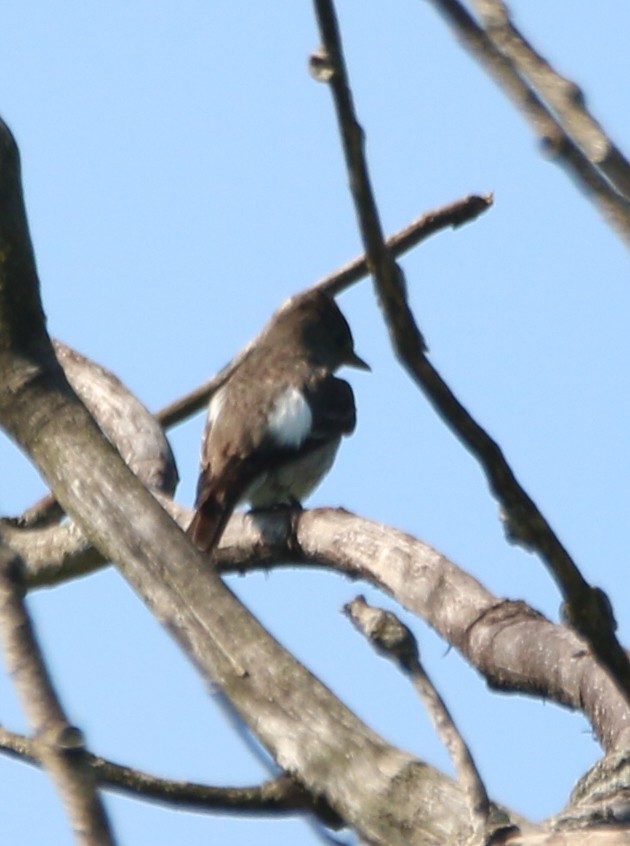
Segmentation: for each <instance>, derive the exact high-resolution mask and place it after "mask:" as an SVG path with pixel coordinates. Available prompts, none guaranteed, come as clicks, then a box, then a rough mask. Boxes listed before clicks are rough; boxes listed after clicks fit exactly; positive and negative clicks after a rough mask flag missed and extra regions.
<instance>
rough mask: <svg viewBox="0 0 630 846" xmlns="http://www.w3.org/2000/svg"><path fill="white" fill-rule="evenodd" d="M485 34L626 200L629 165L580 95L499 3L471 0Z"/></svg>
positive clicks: (629, 186)
mask: <svg viewBox="0 0 630 846" xmlns="http://www.w3.org/2000/svg"><path fill="white" fill-rule="evenodd" d="M474 3H475V6H476V7H477V11H478V13H479V15H480V17H481V20H482V21H483V23H484V26H485V30H486V33H487V35H488V37H489V38H490V40H491V41H492V43H493V44H494V45H495V47H496V48H497V49H498V50H499V51H500V52H501V53H502V54H503V55H504V56H505V57H506V58H507V59H508V60H509V61H510V62H511V63H512V65H513V67H514V68H515V69H516V71H517V73H518V74H519V75H520V77H521V78H522V79H524V80H526V81H527V84H528V85H529V87H530V88H531V89H532V90H534V91H537V92H538V93H539V94H540V96H541V97H542V98H543V99H544V100H545V101H546V102H547V103H548V104H549V106H550V107H551V109H552V111H553V113H554V114H555V115H556V116H557V118H558V121H559V123H560V124H561V125H562V127H563V128H564V130H565V132H566V133H567V135H569V136H570V137H571V138H572V139H573V140H574V141H575V142H576V143H577V144H578V146H579V147H580V150H582V152H583V153H584V155H585V156H586V158H587V159H588V161H589V162H590V163H591V164H592V165H593V167H595V168H597V169H598V170H600V171H601V172H602V173H603V174H604V176H605V177H606V178H607V179H608V180H609V182H610V183H611V185H613V186H614V187H615V188H616V190H617V191H618V192H619V193H620V194H621V195H622V196H624V197H625V199H626V200H628V199H630V164H629V163H628V160H627V159H626V157H625V156H624V155H623V153H622V152H621V150H619V148H618V147H616V146H615V144H613V142H612V140H611V139H610V138H609V137H608V135H607V134H606V133H605V132H604V130H603V129H602V127H601V125H600V124H599V123H598V122H597V121H596V120H595V118H594V117H593V116H592V115H591V114H590V112H589V111H588V109H587V107H586V99H585V97H584V93H583V92H582V91H581V89H580V88H579V87H578V86H577V85H576V84H575V82H573V81H571V80H569V79H566V77H563V76H561V74H559V73H558V72H557V71H556V70H555V69H554V68H553V67H552V66H551V64H550V63H549V62H548V61H547V60H546V59H545V58H543V57H542V56H541V55H540V53H538V51H537V50H535V49H534V48H533V46H532V45H531V44H530V43H529V42H528V41H527V40H526V39H525V38H524V37H523V35H522V34H521V33H520V32H519V30H518V29H517V27H516V26H515V25H514V22H513V20H512V18H511V17H510V14H509V12H508V9H507V7H506V5H505V3H503V2H502V0H474Z"/></svg>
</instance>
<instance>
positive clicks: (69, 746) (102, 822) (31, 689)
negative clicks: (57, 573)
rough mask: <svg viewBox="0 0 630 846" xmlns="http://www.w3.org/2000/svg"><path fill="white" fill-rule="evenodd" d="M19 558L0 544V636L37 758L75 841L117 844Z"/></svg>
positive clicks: (85, 844)
mask: <svg viewBox="0 0 630 846" xmlns="http://www.w3.org/2000/svg"><path fill="white" fill-rule="evenodd" d="M23 594H24V582H23V578H22V573H21V563H20V560H19V558H18V557H17V556H16V555H15V554H14V553H13V552H11V550H9V549H8V547H6V546H0V638H1V639H2V644H3V647H4V653H5V658H6V664H7V668H8V670H9V673H10V674H11V676H12V677H13V680H14V682H15V686H16V688H17V692H18V694H19V696H20V699H21V701H22V705H23V707H24V711H25V712H26V715H27V717H28V720H29V722H30V723H31V725H32V726H33V729H34V732H35V738H36V739H35V741H34V742H33V746H34V748H35V749H36V750H37V757H38V758H39V760H41V762H42V764H43V765H44V767H45V768H46V769H47V771H48V773H49V775H50V777H51V779H52V780H53V782H54V783H55V785H56V787H57V790H58V792H59V794H60V797H61V799H62V802H63V804H64V806H65V808H66V813H67V814H68V817H69V819H70V822H71V824H72V828H73V831H74V835H75V838H76V841H77V843H79V844H82V845H83V846H114V843H115V841H114V837H113V833H112V830H111V827H110V823H109V820H108V818H107V814H106V812H105V808H104V807H103V804H102V802H101V800H100V797H99V795H98V792H97V790H96V783H95V780H94V778H93V775H92V773H91V770H90V768H89V766H88V765H87V763H86V753H85V747H84V745H83V737H82V735H81V732H80V731H79V730H78V729H76V728H75V727H74V726H72V725H71V724H70V722H69V721H68V719H67V718H66V715H65V714H64V711H63V708H62V706H61V703H60V701H59V699H58V697H57V694H56V693H55V690H54V687H53V684H52V681H51V679H50V676H49V674H48V670H47V668H46V665H45V663H44V659H43V657H42V654H41V651H40V648H39V645H38V643H37V639H36V635H35V632H34V630H33V627H32V625H31V621H30V617H29V615H28V612H27V610H26V606H25V604H24V599H23Z"/></svg>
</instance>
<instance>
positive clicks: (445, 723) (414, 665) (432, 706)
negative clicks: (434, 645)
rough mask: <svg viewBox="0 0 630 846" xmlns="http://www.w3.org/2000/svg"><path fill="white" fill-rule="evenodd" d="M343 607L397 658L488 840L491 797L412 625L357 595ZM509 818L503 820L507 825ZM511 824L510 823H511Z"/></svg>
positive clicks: (480, 834) (476, 829)
mask: <svg viewBox="0 0 630 846" xmlns="http://www.w3.org/2000/svg"><path fill="white" fill-rule="evenodd" d="M344 611H345V613H346V614H347V616H348V617H349V618H350V620H351V621H352V622H353V623H354V625H355V626H356V628H357V629H358V630H359V631H360V632H361V634H362V635H363V636H364V637H366V638H367V639H368V640H369V642H370V644H371V645H372V646H373V647H374V649H375V650H376V651H377V652H378V653H380V654H381V655H383V656H384V657H385V658H389V659H390V660H393V661H395V662H396V664H397V665H398V666H399V667H400V668H401V670H402V671H403V672H404V673H405V675H407V676H408V677H409V679H410V680H411V682H412V683H413V686H414V687H415V689H416V691H417V693H418V695H419V696H420V698H421V699H422V701H423V703H424V707H425V708H426V709H427V712H428V714H429V716H430V718H431V722H432V723H433V727H434V728H435V730H436V732H437V734H438V736H439V737H440V739H441V741H442V743H444V745H445V746H446V748H447V749H448V753H449V755H450V756H451V760H452V762H453V765H454V767H455V771H456V773H457V777H458V778H459V781H460V784H461V785H462V789H463V791H464V793H465V794H466V797H467V799H468V810H469V814H470V823H471V829H472V839H473V841H474V842H475V843H479V844H483V843H489V839H490V835H494V834H495V833H496V825H493V824H491V808H490V800H489V799H488V793H487V792H486V787H485V785H484V783H483V781H482V778H481V775H480V774H479V770H478V769H477V765H476V764H475V761H474V759H473V757H472V754H471V752H470V749H469V748H468V745H467V744H466V741H465V740H464V738H463V737H462V735H461V734H460V731H459V729H458V728H457V726H456V725H455V721H454V720H453V718H452V716H451V713H450V711H449V710H448V707H447V705H446V703H445V702H444V700H443V699H442V697H441V696H440V694H439V693H438V691H437V690H436V688H435V686H434V684H433V682H432V681H431V679H430V678H429V676H428V675H427V673H426V671H425V669H424V667H423V666H422V664H421V662H420V653H419V651H418V644H417V641H416V639H415V637H414V636H413V634H412V632H411V629H409V628H408V627H407V626H405V625H403V624H402V623H401V622H400V620H399V619H398V617H396V615H395V614H393V613H392V612H391V611H385V610H383V609H382V608H376V607H374V606H372V605H368V603H367V602H366V601H365V597H363V596H357V597H355V599H353V600H352V602H348V603H347V604H346V605H345V606H344ZM508 822H509V821H508V820H507V819H506V820H502V824H501V828H506V827H507V824H508ZM510 827H511V826H510Z"/></svg>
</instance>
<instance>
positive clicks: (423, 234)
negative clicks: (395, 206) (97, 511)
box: [155, 194, 493, 429]
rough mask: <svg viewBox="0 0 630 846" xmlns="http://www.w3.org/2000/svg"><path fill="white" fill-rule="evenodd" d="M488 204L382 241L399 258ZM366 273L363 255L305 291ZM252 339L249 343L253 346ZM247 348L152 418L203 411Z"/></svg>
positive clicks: (487, 198) (438, 216) (337, 287)
mask: <svg viewBox="0 0 630 846" xmlns="http://www.w3.org/2000/svg"><path fill="white" fill-rule="evenodd" d="M492 202H493V198H492V194H469V195H468V196H467V197H463V198H462V199H461V200H455V201H454V202H452V203H448V204H447V205H445V206H441V207H439V208H437V209H433V210H432V211H429V212H425V214H422V215H420V217H417V218H416V219H415V220H413V221H412V222H411V223H410V224H408V225H407V226H405V227H404V228H403V229H400V230H399V231H398V232H395V233H394V234H393V235H390V236H389V238H388V239H387V241H386V243H387V246H388V247H389V248H390V249H391V251H392V253H393V254H394V255H395V256H400V255H403V253H405V252H407V251H408V250H410V249H411V248H412V247H415V246H417V245H418V244H419V243H421V242H422V241H424V240H425V239H426V238H428V237H429V236H430V235H434V234H435V233H436V232H440V231H441V230H443V229H448V228H449V227H452V228H455V227H458V226H462V225H463V224H465V223H470V222H471V221H473V220H475V218H477V217H478V216H479V215H480V214H482V213H483V212H485V211H487V210H488V209H489V208H490V206H491V205H492ZM369 272H370V271H369V269H368V260H367V257H366V255H365V254H363V255H360V256H357V257H356V258H354V259H352V260H351V261H349V262H347V263H346V264H344V265H342V266H341V267H339V268H338V269H337V270H334V271H333V272H332V273H329V274H327V275H326V276H323V277H322V278H321V279H318V281H317V282H315V283H314V284H313V285H311V286H309V288H308V289H306V290H311V289H315V288H318V289H321V290H324V291H327V292H328V293H329V294H331V295H334V296H336V295H337V294H339V293H341V291H344V290H345V289H346V288H348V287H350V285H352V284H354V283H355V282H357V281H358V280H359V279H363V278H364V277H366V276H368V274H369ZM255 340H256V339H254V340H253V341H252V342H251V343H252V344H253V343H254V342H255ZM249 346H250V345H248V346H247V347H245V348H244V349H243V351H242V352H241V353H239V355H238V356H236V358H234V359H233V360H232V361H231V362H230V363H229V364H228V365H227V366H226V367H224V368H223V369H222V370H220V371H219V372H218V373H217V374H216V375H215V376H213V377H212V378H211V379H209V380H208V381H207V382H204V383H203V385H199V387H198V388H195V389H194V390H192V391H190V392H189V393H188V394H185V395H184V396H182V397H180V398H179V399H177V400H174V401H173V402H171V403H169V404H168V405H166V406H164V407H163V408H162V409H160V411H158V412H157V413H156V415H155V416H156V418H157V419H158V420H159V421H160V423H161V424H162V426H164V428H167V429H168V428H170V427H171V426H175V425H176V424H177V423H181V421H182V420H185V419H186V418H188V417H190V415H191V414H194V413H195V412H196V411H199V410H200V409H202V408H204V407H205V405H206V403H207V402H208V400H209V399H210V397H211V396H212V394H213V393H214V392H215V391H216V390H218V389H219V388H220V387H221V385H222V384H223V383H224V382H225V380H226V379H227V378H228V377H229V376H230V374H231V373H232V372H233V371H234V368H235V367H237V365H238V364H239V363H240V361H241V360H242V357H243V356H244V355H245V354H246V352H247V350H248V349H249Z"/></svg>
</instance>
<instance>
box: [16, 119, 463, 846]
mask: <svg viewBox="0 0 630 846" xmlns="http://www.w3.org/2000/svg"><path fill="white" fill-rule="evenodd" d="M0 424H1V425H2V426H3V428H4V429H5V430H6V431H7V433H8V434H9V435H10V436H11V437H13V438H14V439H15V440H16V441H17V442H18V443H20V444H21V445H22V447H23V448H24V449H25V451H26V452H27V453H29V454H30V455H31V457H32V458H33V460H34V461H35V462H36V463H37V464H38V466H39V467H40V469H41V470H42V472H43V474H44V475H45V477H46V478H47V480H48V483H49V484H50V486H51V488H52V490H53V492H54V494H55V495H56V497H57V498H58V500H59V502H60V504H61V505H62V507H63V508H64V509H65V510H66V512H67V513H68V514H69V515H70V516H71V517H72V518H73V519H75V520H76V522H77V524H78V525H79V526H80V527H81V528H82V529H83V531H84V532H85V534H86V536H87V537H88V538H89V539H90V540H91V541H92V542H93V544H94V545H95V546H96V547H97V548H98V549H99V550H100V552H101V554H103V556H104V557H106V558H108V559H111V560H112V561H113V562H115V563H116V565H117V566H118V567H119V569H120V571H121V572H122V574H123V575H124V576H125V578H127V579H128V581H129V582H130V583H131V584H132V586H133V587H134V588H135V590H136V591H137V592H138V593H139V594H140V595H141V596H142V598H143V600H144V601H145V602H146V604H147V605H148V606H149V607H150V608H151V609H152V611H153V612H154V613H155V614H156V616H157V617H158V618H159V619H160V620H161V621H162V622H163V623H164V624H165V625H166V626H167V627H168V628H169V629H170V630H171V632H172V633H173V635H174V636H175V637H176V638H177V640H178V641H179V643H180V644H181V646H182V647H183V648H184V649H185V651H186V653H187V654H188V655H189V656H190V657H191V658H192V659H193V660H194V662H195V663H196V665H197V666H198V668H199V669H200V670H201V671H202V673H203V674H204V676H205V677H206V678H207V679H208V680H212V681H213V682H214V683H215V684H217V685H219V686H220V687H221V688H222V690H223V691H224V692H225V694H226V695H227V697H228V698H229V699H230V701H231V702H232V704H233V706H234V707H235V708H236V710H237V711H238V712H239V713H240V714H241V716H242V718H243V719H244V720H245V722H246V723H247V724H248V725H249V726H250V727H251V728H252V730H253V731H255V733H256V734H257V736H258V737H259V738H260V740H261V742H262V743H263V744H265V746H266V747H267V748H268V749H269V750H270V752H271V753H272V754H273V756H274V757H275V758H276V760H277V761H278V763H279V765H280V766H281V767H282V768H283V769H284V770H286V771H288V772H289V773H291V774H294V775H295V776H296V777H297V778H298V779H299V780H300V781H301V782H302V783H303V784H304V785H305V786H306V787H307V789H308V790H309V791H311V792H313V793H315V794H321V795H323V796H324V797H325V799H326V800H327V801H328V802H329V804H330V805H331V806H332V808H333V809H334V810H335V811H336V812H337V813H338V814H339V816H340V817H341V818H342V819H344V820H345V821H346V822H347V823H348V824H349V825H351V826H353V827H354V828H355V829H356V830H357V831H358V832H360V833H361V834H362V836H364V837H365V838H366V839H368V840H370V841H371V842H373V843H383V844H384V843H387V844H393V845H394V846H396V844H401V846H402V844H405V846H407V845H408V844H409V846H412V845H413V844H438V843H443V842H444V839H445V838H446V839H449V838H452V839H455V840H456V839H457V838H458V837H459V836H460V834H461V831H462V826H463V825H465V819H466V809H465V802H464V800H463V798H462V796H461V792H460V791H458V789H457V788H456V787H455V785H454V784H453V782H452V781H451V780H450V779H447V778H446V777H445V776H443V775H441V774H439V773H437V772H436V771H434V770H432V768H430V767H427V766H425V765H421V764H419V763H418V762H417V761H415V760H414V759H413V758H412V757H411V756H410V755H408V754H406V753H404V752H402V751H400V750H398V749H396V748H394V747H391V746H390V745H388V744H387V743H385V742H384V741H383V740H382V739H381V738H380V737H379V736H378V735H376V734H375V733H374V732H373V731H371V730H370V729H369V728H368V727H367V726H365V725H364V724H363V723H362V722H361V721H360V720H359V719H358V718H357V717H356V716H355V715H354V714H353V713H352V712H351V711H350V710H349V709H347V708H346V707H345V706H344V705H343V704H342V703H341V702H339V700H338V699H337V698H336V697H335V696H333V694H332V693H331V692H330V691H329V690H328V689H327V688H326V687H325V686H324V685H322V684H321V682H319V681H318V680H317V679H316V678H314V677H313V676H312V675H311V674H310V673H309V672H308V670H306V668H305V667H303V666H302V665H301V664H300V663H299V662H297V661H296V660H295V659H294V658H293V657H292V656H291V655H290V654H289V653H288V652H287V651H286V650H285V649H283V648H282V647H281V646H280V644H279V643H277V642H276V641H275V640H274V639H273V638H272V637H271V636H270V635H269V633H268V632H267V631H266V630H265V629H264V628H263V627H262V626H261V625H260V624H259V623H258V621H257V620H256V619H255V618H254V617H253V616H252V615H251V614H250V613H249V612H248V611H247V610H246V609H245V608H244V607H243V605H242V604H241V603H240V602H239V601H238V600H237V599H236V598H235V597H234V595H233V594H232V593H231V592H230V591H229V590H228V589H227V588H226V587H225V586H224V585H223V584H222V582H221V581H220V579H219V577H218V575H217V573H216V572H215V571H214V570H212V569H211V568H210V566H209V562H208V559H207V558H206V557H205V556H203V555H202V554H201V553H199V552H198V551H197V550H196V549H194V548H193V546H192V544H191V543H190V542H189V540H188V538H187V537H186V536H185V535H184V534H183V532H182V531H181V530H180V529H179V527H177V526H176V524H175V523H174V522H173V521H172V520H171V519H170V517H169V516H168V515H167V513H166V512H165V511H164V510H163V509H162V508H161V507H160V505H159V504H158V503H157V502H156V500H155V499H154V498H153V497H152V496H151V494H150V493H149V492H148V491H147V490H146V489H145V488H144V486H143V485H142V484H141V483H140V482H139V480H138V479H137V478H136V477H135V476H134V475H133V474H132V473H131V472H130V471H129V469H128V468H127V467H126V465H125V464H124V462H123V461H122V459H121V458H120V456H119V454H118V453H117V452H116V451H115V449H114V448H113V447H112V445H111V444H110V443H109V442H108V441H107V440H106V439H105V438H104V437H103V435H102V433H101V432H100V430H99V429H98V427H97V426H96V424H95V423H94V421H93V419H92V418H91V416H90V414H89V413H88V411H87V409H86V408H85V406H84V405H83V404H82V403H81V402H80V400H79V399H78V398H77V396H76V395H75V394H74V392H73V391H72V389H71V388H70V386H69V384H68V382H67V380H66V378H65V375H64V373H63V371H62V369H61V367H60V366H59V364H58V362H57V359H56V357H55V355H54V352H53V349H52V345H51V343H50V340H49V338H48V336H47V334H46V331H45V327H44V319H43V312H42V308H41V303H40V300H39V293H38V281H37V276H36V272H35V266H34V261H33V255H32V249H31V246H30V241H29V238H28V232H27V227H26V218H25V213H24V207H23V201H22V193H21V185H20V181H19V164H18V153H17V148H16V146H15V142H14V141H13V138H12V136H11V135H10V133H9V131H8V129H7V128H6V127H4V126H3V127H2V128H1V131H0Z"/></svg>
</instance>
